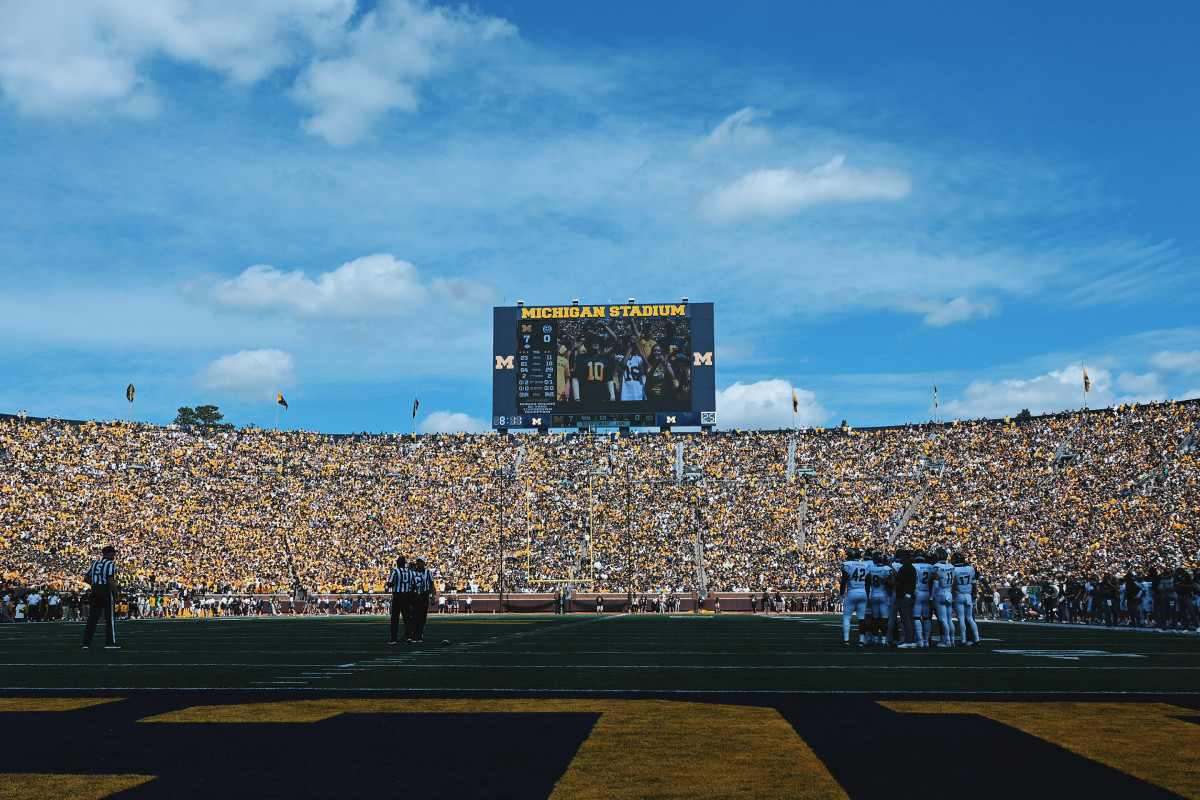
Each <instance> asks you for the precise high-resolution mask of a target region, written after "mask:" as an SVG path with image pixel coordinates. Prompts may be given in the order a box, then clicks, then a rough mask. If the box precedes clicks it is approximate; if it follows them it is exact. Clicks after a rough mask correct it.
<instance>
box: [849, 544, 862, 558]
mask: <svg viewBox="0 0 1200 800" xmlns="http://www.w3.org/2000/svg"><path fill="white" fill-rule="evenodd" d="M860 558H862V551H861V550H859V549H858V548H857V547H847V548H846V560H847V561H858V560H859V559H860Z"/></svg>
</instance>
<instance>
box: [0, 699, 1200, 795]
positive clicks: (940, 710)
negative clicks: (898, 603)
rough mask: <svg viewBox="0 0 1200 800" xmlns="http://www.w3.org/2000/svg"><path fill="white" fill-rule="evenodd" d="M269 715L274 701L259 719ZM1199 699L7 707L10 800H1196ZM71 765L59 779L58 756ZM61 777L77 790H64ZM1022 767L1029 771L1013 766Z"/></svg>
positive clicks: (4, 762)
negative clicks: (920, 774) (937, 769)
mask: <svg viewBox="0 0 1200 800" xmlns="http://www.w3.org/2000/svg"><path fill="white" fill-rule="evenodd" d="M264 698H269V699H267V700H266V701H264ZM1197 706H1200V697H1195V696H1177V697H1174V698H1170V699H1169V700H1168V699H1167V698H1144V699H1137V698H1127V699H1124V700H1121V701H1117V700H1115V699H1113V698H1106V699H1098V698H1095V697H1088V698H1071V699H1065V700H1064V699H1062V698H1055V699H1054V700H1053V701H1052V702H1046V701H1045V700H1044V698H1040V697H1031V696H1025V697H1013V698H1012V699H1007V700H1004V701H996V700H994V699H989V700H986V701H985V700H981V699H980V698H978V697H967V696H964V697H954V698H947V696H945V695H940V696H930V697H925V698H922V697H917V696H913V695H906V696H891V697H886V696H885V697H874V696H870V695H836V694H827V695H822V694H818V695H797V694H780V695H763V694H754V695H731V694H722V695H702V694H696V695H672V696H670V697H662V696H652V695H647V696H634V697H631V696H629V695H627V694H626V695H621V696H617V697H614V696H605V695H603V694H597V695H592V696H583V697H581V696H549V695H546V694H539V695H537V696H528V695H500V694H498V693H454V694H453V695H451V694H448V693H429V692H412V693H390V694H388V695H385V696H377V695H361V694H354V693H339V694H336V695H328V694H326V695H321V696H314V694H313V693H311V692H296V691H291V690H285V691H279V692H262V691H237V692H233V691H230V692H211V691H144V692H143V691H137V692H123V693H122V694H121V696H119V697H118V696H113V697H106V698H98V697H95V696H94V694H93V695H90V696H88V697H72V696H70V693H60V694H57V695H55V696H30V695H23V696H15V697H4V698H0V722H2V723H3V724H4V725H5V727H6V728H7V729H8V730H13V731H20V732H21V735H22V738H23V739H24V740H26V741H35V742H36V741H42V742H54V746H53V747H44V748H38V747H33V748H8V749H6V750H4V751H3V752H0V798H20V799H21V800H25V798H34V797H38V798H44V797H87V798H101V797H109V796H119V797H121V798H160V797H175V798H206V799H207V798H211V797H213V796H223V795H228V796H245V795H252V796H260V797H281V798H282V797H286V798H289V799H290V798H296V799H297V800H303V799H304V798H313V799H314V800H328V798H330V797H336V796H346V795H359V796H394V794H395V791H396V787H397V786H401V785H402V786H404V787H405V789H406V794H409V793H411V794H412V795H414V796H423V795H426V794H428V795H430V796H456V795H459V794H462V795H466V796H475V795H480V794H486V796H487V797H489V798H504V797H514V798H518V797H519V798H531V797H550V798H595V799H596V800H613V798H675V797H679V798H685V797H686V798H793V797H794V798H822V799H826V798H854V799H857V798H874V797H879V796H887V797H889V798H908V797H912V798H918V797H919V798H927V797H928V792H929V786H928V782H927V781H924V780H916V779H915V778H909V777H906V776H905V775H903V774H899V775H898V774H897V773H896V771H895V770H892V769H883V768H875V767H872V766H870V764H869V763H868V760H865V759H864V754H866V753H876V754H881V756H882V757H884V758H886V759H887V762H888V763H889V764H906V763H912V764H922V763H928V758H929V753H930V747H936V749H937V751H938V753H939V764H942V765H945V766H944V771H945V772H946V776H945V777H946V779H947V780H951V781H954V782H955V784H956V785H962V786H969V787H970V796H971V797H972V798H980V799H981V800H982V799H986V798H995V799H996V800H1001V799H1003V800H1011V798H1012V797H1013V796H1023V795H1025V794H1027V793H1028V792H1029V791H1030V788H1031V787H1038V788H1060V789H1064V790H1066V791H1067V792H1068V795H1069V796H1087V795H1092V794H1095V795H1096V796H1105V797H1137V798H1147V799H1148V800H1153V799H1154V798H1167V797H1178V796H1183V797H1193V798H1200V773H1198V770H1197V762H1196V756H1195V755H1194V754H1195V753H1197V752H1200V727H1197V726H1196V725H1194V724H1193V722H1192V721H1191V719H1192V718H1197V717H1200V710H1197ZM64 753H69V754H73V756H72V757H71V758H70V759H64V758H63V754H64ZM64 764H69V765H70V766H71V767H73V768H75V769H72V770H69V771H71V772H78V774H63V773H64V772H67V771H68V770H64V769H63V766H64ZM1014 764H1019V765H1020V768H1019V769H1014V768H1013V765H1014Z"/></svg>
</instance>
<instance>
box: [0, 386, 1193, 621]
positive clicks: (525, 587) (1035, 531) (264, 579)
mask: <svg viewBox="0 0 1200 800" xmlns="http://www.w3.org/2000/svg"><path fill="white" fill-rule="evenodd" d="M1197 439H1200V402H1197V401H1189V402H1186V403H1165V404H1159V405H1153V406H1130V407H1118V408H1111V409H1102V410H1096V411H1092V412H1088V413H1084V414H1079V413H1073V412H1067V413H1062V414H1057V415H1047V416H1044V417H1037V418H1031V419H1024V420H1003V421H1001V420H979V421H971V422H955V423H944V424H937V425H934V424H926V425H909V426H902V427H894V428H887V429H870V430H851V429H833V430H803V431H799V432H793V431H786V430H785V431H744V432H743V431H730V432H718V433H704V434H694V435H693V434H684V435H679V434H673V433H661V434H643V435H635V436H620V437H616V436H593V435H584V434H554V435H545V434H543V435H535V434H529V435H512V436H500V435H494V434H448V435H421V436H416V437H413V436H394V435H368V434H362V435H351V436H331V435H326V434H319V433H312V432H305V431H292V432H274V431H267V430H261V429H243V430H227V431H211V430H181V429H177V428H173V427H168V428H161V427H155V426H149V425H144V424H133V425H129V424H122V423H95V422H89V423H68V422H61V421H56V420H36V419H19V418H17V417H3V418H0V581H2V583H0V588H2V589H3V591H0V595H4V596H7V597H9V598H10V600H9V603H8V607H7V608H6V609H5V611H6V612H7V613H8V615H9V616H12V615H13V612H14V610H15V604H16V602H17V601H18V600H20V599H23V598H26V597H28V595H29V594H30V593H31V592H35V593H37V595H38V597H39V599H41V598H48V597H50V596H54V597H57V598H59V602H58V603H56V604H55V605H56V606H58V608H57V609H56V610H48V609H47V608H46V607H44V606H42V605H41V604H40V603H39V608H38V610H37V611H36V612H34V611H33V610H32V609H31V610H30V611H29V612H27V613H30V614H32V613H37V614H41V615H51V616H57V617H67V616H69V615H70V614H71V613H72V612H71V608H70V603H71V602H72V596H73V594H74V593H76V592H78V591H81V590H82V589H83V588H84V586H83V583H82V579H81V573H82V571H83V570H84V568H85V567H86V566H87V564H88V562H89V561H90V560H91V559H92V558H93V557H94V555H95V552H96V551H97V550H98V548H99V547H100V546H101V545H103V544H108V543H115V544H117V545H118V546H119V548H120V553H121V555H120V562H121V568H122V573H123V579H122V580H123V583H124V584H125V585H127V586H129V587H131V590H132V591H134V592H135V593H139V594H142V595H145V596H146V597H148V598H150V603H151V605H150V608H149V610H148V613H151V614H153V613H158V612H157V610H156V609H157V608H158V603H160V602H161V603H163V610H162V612H161V613H163V614H168V613H172V608H171V607H170V603H169V602H168V601H166V600H160V599H155V598H164V597H167V596H169V597H170V598H171V599H172V601H173V602H175V603H177V604H178V605H179V608H177V609H175V611H179V610H181V609H182V608H183V607H189V608H190V607H191V604H192V603H194V602H196V600H195V599H196V598H202V597H204V596H205V595H207V594H215V593H223V594H235V595H246V596H247V597H250V596H253V595H255V594H260V595H261V594H265V593H270V594H291V593H293V592H295V591H296V590H298V589H304V590H306V591H307V592H310V593H311V592H317V593H352V592H356V591H365V592H371V591H381V590H382V589H383V581H384V580H385V578H386V573H387V571H388V566H389V565H390V564H391V562H392V561H393V560H394V558H395V556H396V554H398V553H406V554H408V555H421V556H423V557H424V558H425V559H426V561H427V562H428V563H429V564H430V565H431V566H432V567H433V568H434V569H435V570H436V574H437V576H438V582H439V584H440V587H439V588H447V587H457V588H460V589H463V590H471V591H495V590H496V588H497V586H498V575H499V573H500V572H501V570H500V567H499V563H500V557H501V553H502V552H503V557H504V568H503V574H504V579H505V587H504V590H505V591H506V592H523V591H549V592H553V591H555V590H556V589H557V588H558V587H559V586H561V585H562V582H564V581H575V582H578V583H580V584H583V585H587V586H590V587H594V589H595V590H598V591H603V592H612V593H622V594H624V593H626V592H628V591H640V592H656V593H661V594H664V595H671V594H676V593H681V592H691V591H695V590H697V589H699V588H701V587H702V586H703V587H706V588H707V589H708V590H709V591H717V592H721V591H753V592H762V591H771V592H777V591H783V592H795V591H829V590H830V589H831V587H834V586H836V585H837V581H838V572H839V568H840V567H839V565H840V561H841V558H842V553H843V551H844V549H845V548H846V547H847V546H850V545H854V546H859V547H886V548H888V549H889V550H890V549H893V548H896V547H904V548H923V549H933V548H935V547H939V546H940V547H945V548H946V549H948V550H962V551H963V552H965V553H967V554H968V555H969V557H970V558H971V559H972V563H974V564H975V565H976V567H977V568H978V569H979V571H980V573H981V574H983V575H984V576H986V577H987V578H988V579H989V580H990V581H991V585H994V586H995V587H996V588H997V589H1001V588H1002V587H1006V586H1009V585H1026V586H1035V587H1036V586H1038V585H1039V584H1041V583H1046V582H1049V583H1054V584H1055V585H1062V586H1064V587H1065V586H1067V585H1072V584H1073V583H1079V584H1083V583H1087V582H1089V581H1090V583H1091V584H1093V585H1100V583H1102V580H1103V576H1104V575H1105V574H1109V575H1111V576H1116V577H1120V576H1122V575H1124V574H1125V573H1126V572H1127V571H1128V569H1129V567H1130V565H1138V566H1141V567H1142V568H1144V569H1148V568H1149V567H1151V566H1157V567H1159V568H1160V569H1164V568H1167V567H1169V568H1171V569H1174V568H1176V567H1178V566H1187V567H1189V568H1192V567H1195V566H1196V563H1197V561H1198V545H1200V523H1198V522H1197V519H1198V517H1200V484H1198V478H1200V471H1198V469H1197V456H1198V454H1200V448H1197V447H1196V446H1195V445H1196V440H1197ZM906 516H907V519H905V517H906ZM901 522H904V523H905V524H904V525H903V526H902V528H901V529H900V530H899V533H898V534H897V530H898V528H899V527H900V523H901ZM1114 579H1115V578H1114ZM74 602H75V603H76V605H78V600H77V599H76V600H75V601H74ZM245 602H246V604H247V605H248V606H251V605H253V607H254V608H256V613H267V612H264V611H263V609H262V608H261V607H260V606H258V605H257V604H256V603H255V601H251V600H246V601H245ZM27 605H28V604H27ZM210 611H211V613H222V611H221V609H216V610H211V609H210ZM200 612H201V613H203V607H202V605H201V606H200ZM75 613H77V612H75Z"/></svg>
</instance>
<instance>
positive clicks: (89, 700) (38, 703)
mask: <svg viewBox="0 0 1200 800" xmlns="http://www.w3.org/2000/svg"><path fill="white" fill-rule="evenodd" d="M124 699H125V698H123V697H0V713H3V712H5V711H75V710H76V709H79V708H89V707H91V706H98V705H101V704H103V703H115V702H117V701H118V700H124Z"/></svg>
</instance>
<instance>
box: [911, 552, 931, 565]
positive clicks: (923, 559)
mask: <svg viewBox="0 0 1200 800" xmlns="http://www.w3.org/2000/svg"><path fill="white" fill-rule="evenodd" d="M913 561H914V562H916V563H917V564H928V563H929V556H927V555H925V551H924V550H916V551H914V552H913Z"/></svg>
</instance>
